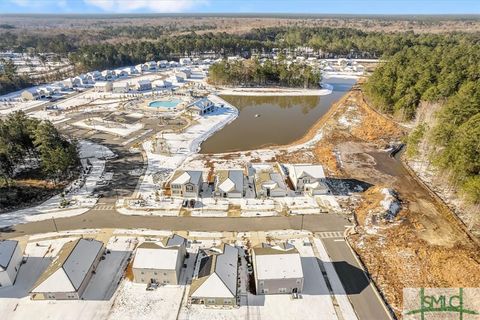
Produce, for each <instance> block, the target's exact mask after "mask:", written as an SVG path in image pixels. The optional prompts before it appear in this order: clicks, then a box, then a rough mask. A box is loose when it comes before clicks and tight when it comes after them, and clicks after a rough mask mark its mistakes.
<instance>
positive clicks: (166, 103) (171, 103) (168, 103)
mask: <svg viewBox="0 0 480 320" xmlns="http://www.w3.org/2000/svg"><path fill="white" fill-rule="evenodd" d="M180 102H182V100H178V99H173V100H158V101H152V102H150V103H149V104H148V106H149V107H150V108H175V107H176V106H177V105H178V104H179V103H180Z"/></svg>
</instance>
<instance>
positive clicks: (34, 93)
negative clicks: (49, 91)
mask: <svg viewBox="0 0 480 320" xmlns="http://www.w3.org/2000/svg"><path fill="white" fill-rule="evenodd" d="M20 96H21V97H22V99H24V100H37V99H40V94H39V92H38V90H37V89H36V88H30V89H26V90H23V91H22V93H21V94H20Z"/></svg>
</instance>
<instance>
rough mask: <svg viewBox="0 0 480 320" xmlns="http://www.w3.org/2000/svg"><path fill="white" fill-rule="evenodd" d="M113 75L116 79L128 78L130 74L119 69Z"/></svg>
mask: <svg viewBox="0 0 480 320" xmlns="http://www.w3.org/2000/svg"><path fill="white" fill-rule="evenodd" d="M130 71H131V70H130ZM113 74H114V76H115V77H116V78H126V77H128V75H129V74H130V73H129V72H128V71H127V70H125V69H117V70H113Z"/></svg>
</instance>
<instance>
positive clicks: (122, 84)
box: [113, 82, 130, 88]
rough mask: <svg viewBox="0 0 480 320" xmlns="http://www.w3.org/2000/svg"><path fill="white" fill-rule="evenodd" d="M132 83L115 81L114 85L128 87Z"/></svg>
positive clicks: (115, 86)
mask: <svg viewBox="0 0 480 320" xmlns="http://www.w3.org/2000/svg"><path fill="white" fill-rule="evenodd" d="M129 86H130V85H129V84H128V82H114V83H113V87H114V88H128V87H129Z"/></svg>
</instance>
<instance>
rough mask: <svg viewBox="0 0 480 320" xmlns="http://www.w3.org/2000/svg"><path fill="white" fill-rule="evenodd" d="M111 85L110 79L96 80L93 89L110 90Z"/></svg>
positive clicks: (96, 90) (97, 90)
mask: <svg viewBox="0 0 480 320" xmlns="http://www.w3.org/2000/svg"><path fill="white" fill-rule="evenodd" d="M112 88H113V85H112V83H111V82H110V81H98V82H95V84H94V85H93V91H95V92H110V91H112Z"/></svg>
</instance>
